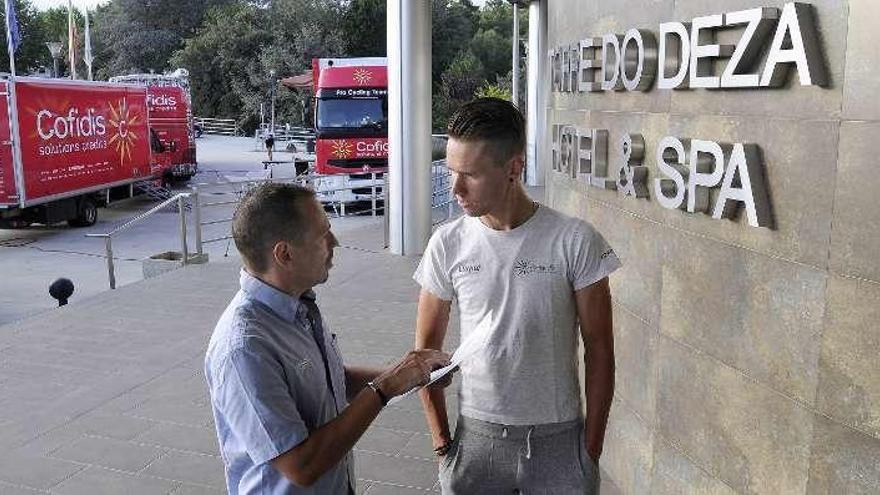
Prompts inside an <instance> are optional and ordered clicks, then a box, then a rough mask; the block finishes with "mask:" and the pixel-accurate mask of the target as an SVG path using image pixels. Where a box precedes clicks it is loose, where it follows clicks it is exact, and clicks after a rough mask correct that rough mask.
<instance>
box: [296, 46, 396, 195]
mask: <svg viewBox="0 0 880 495" xmlns="http://www.w3.org/2000/svg"><path fill="white" fill-rule="evenodd" d="M312 81H314V82H313V84H314V85H315V118H314V122H315V138H316V142H315V172H317V173H318V174H327V175H328V176H327V177H322V178H320V179H318V181H317V182H316V184H315V187H316V189H319V190H327V189H337V188H352V189H351V190H344V191H336V192H331V193H326V194H321V195H320V199H322V200H323V201H333V202H343V203H345V202H351V201H362V200H369V199H370V198H371V195H372V186H373V182H372V175H371V173H373V172H376V176H377V180H376V182H377V183H379V185H381V184H382V183H383V180H382V176H383V175H384V173H385V172H386V171H387V170H388V68H387V62H386V59H385V58H384V57H362V58H320V59H313V60H312ZM330 174H332V175H330ZM379 191H381V188H380V189H379Z"/></svg>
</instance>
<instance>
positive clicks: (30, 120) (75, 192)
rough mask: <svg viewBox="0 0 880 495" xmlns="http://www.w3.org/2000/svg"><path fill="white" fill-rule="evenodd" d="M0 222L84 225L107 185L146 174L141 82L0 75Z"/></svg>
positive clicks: (146, 138) (4, 224)
mask: <svg viewBox="0 0 880 495" xmlns="http://www.w3.org/2000/svg"><path fill="white" fill-rule="evenodd" d="M0 100H2V108H5V109H7V110H8V111H2V110H0V227H6V228H8V227H22V226H26V225H29V224H31V223H44V224H53V223H57V222H63V221H67V222H68V223H69V224H70V225H71V226H88V225H92V224H94V223H95V221H96V220H97V215H98V212H97V207H98V205H100V204H102V203H105V202H106V201H107V200H108V198H109V195H110V190H111V189H113V188H116V187H120V186H127V185H130V184H133V183H135V182H138V181H143V180H145V179H148V178H150V177H151V176H153V175H154V174H153V173H152V172H151V167H150V161H151V154H150V139H149V115H148V112H147V88H146V87H143V86H135V85H127V84H111V83H103V82H89V81H70V80H63V79H34V78H26V77H18V78H15V82H14V83H13V82H12V81H10V80H9V79H2V80H0Z"/></svg>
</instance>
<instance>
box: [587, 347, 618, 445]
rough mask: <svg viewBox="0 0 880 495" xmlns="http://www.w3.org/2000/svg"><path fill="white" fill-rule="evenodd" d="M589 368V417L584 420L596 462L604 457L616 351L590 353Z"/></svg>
mask: <svg viewBox="0 0 880 495" xmlns="http://www.w3.org/2000/svg"><path fill="white" fill-rule="evenodd" d="M585 363H586V366H587V369H586V380H585V382H586V383H585V385H584V386H585V389H586V390H585V392H586V393H585V395H586V397H587V415H586V418H585V419H584V421H585V424H584V427H585V430H586V437H585V439H584V440H585V441H586V444H587V452H588V453H589V454H590V457H592V458H593V460H594V461H598V460H599V456H600V455H602V446H603V444H604V442H605V428H606V427H607V425H608V413H609V412H610V410H611V402H612V401H613V399H614V351H611V352H610V353H598V352H597V353H588V355H587V356H586V359H585Z"/></svg>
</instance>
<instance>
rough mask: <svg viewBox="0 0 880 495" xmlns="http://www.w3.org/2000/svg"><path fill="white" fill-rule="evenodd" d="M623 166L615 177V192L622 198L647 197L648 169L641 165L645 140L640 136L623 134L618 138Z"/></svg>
mask: <svg viewBox="0 0 880 495" xmlns="http://www.w3.org/2000/svg"><path fill="white" fill-rule="evenodd" d="M620 149H621V151H622V152H623V164H622V165H621V167H620V171H619V172H618V176H617V190H618V191H620V193H621V194H622V195H624V196H635V197H637V198H647V197H648V184H647V182H648V180H647V179H648V167H644V166H642V165H641V163H642V159H643V158H644V157H645V138H644V137H642V135H641V134H624V135H623V137H622V138H620Z"/></svg>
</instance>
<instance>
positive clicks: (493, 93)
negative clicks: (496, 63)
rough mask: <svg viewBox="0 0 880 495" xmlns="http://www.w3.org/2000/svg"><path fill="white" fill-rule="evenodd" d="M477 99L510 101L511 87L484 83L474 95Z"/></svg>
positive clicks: (500, 83) (499, 83)
mask: <svg viewBox="0 0 880 495" xmlns="http://www.w3.org/2000/svg"><path fill="white" fill-rule="evenodd" d="M474 96H475V97H477V98H500V99H502V100H507V101H510V85H505V84H504V83H503V82H497V83H494V84H493V83H490V82H484V83H483V85H482V86H480V89H478V90H477V92H476V94H474Z"/></svg>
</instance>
